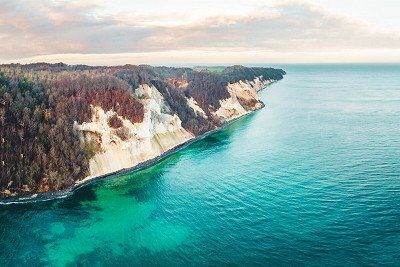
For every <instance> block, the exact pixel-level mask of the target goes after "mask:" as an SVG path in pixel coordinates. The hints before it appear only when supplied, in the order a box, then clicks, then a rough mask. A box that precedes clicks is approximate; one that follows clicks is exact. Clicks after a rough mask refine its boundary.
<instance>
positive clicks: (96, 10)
mask: <svg viewBox="0 0 400 267" xmlns="http://www.w3.org/2000/svg"><path fill="white" fill-rule="evenodd" d="M398 14H400V1H398V0H379V1H378V0H336V1H333V0H293V1H292V0H289V1H286V0H280V1H277V0H193V1H189V0H168V1H166V0H113V1H105V0H85V1H83V0H82V1H77V0H40V1H38V0H37V1H34V0H13V1H10V0H0V63H11V62H19V63H30V62H43V61H45V62H65V63H69V64H89V65H119V64H127V63H129V64H153V65H198V64H268V63H274V64H275V63H276V64H279V63H282V64H284V63H350V62H382V63H385V62H386V63H400V19H398Z"/></svg>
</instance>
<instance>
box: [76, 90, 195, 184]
mask: <svg viewBox="0 0 400 267" xmlns="http://www.w3.org/2000/svg"><path fill="white" fill-rule="evenodd" d="M136 94H137V96H138V98H139V99H140V101H141V102H142V103H143V105H144V118H143V122H141V123H132V122H131V121H129V120H127V119H125V118H123V117H121V116H118V115H117V114H116V113H115V112H114V111H112V110H109V111H104V110H103V109H102V108H100V107H92V112H93V116H92V120H91V121H90V122H85V123H83V124H81V125H78V124H76V125H75V128H76V129H77V130H78V131H80V132H81V134H82V141H83V142H96V143H98V144H99V149H98V151H97V152H96V153H95V155H94V157H92V158H91V159H90V177H88V178H93V177H96V176H100V175H104V174H107V173H112V172H115V171H118V170H121V169H125V168H130V167H133V166H135V165H137V164H139V163H141V162H144V161H147V160H149V159H153V158H155V157H157V156H159V155H161V154H163V153H165V152H166V151H168V150H170V149H172V148H174V147H175V146H178V145H180V144H182V143H184V142H187V141H188V140H190V139H192V138H194V135H193V134H191V133H189V132H188V131H186V130H185V129H184V128H183V127H182V126H181V120H180V119H179V117H178V116H177V115H176V114H171V110H170V108H169V106H168V105H167V104H166V102H165V100H164V98H163V97H162V95H161V94H160V93H159V92H158V90H157V89H156V88H155V87H150V86H148V85H142V86H140V87H139V88H138V89H137V90H136ZM113 116H118V118H119V119H120V120H121V121H122V127H120V128H118V129H115V128H113V127H111V126H110V125H109V119H110V118H111V117H113Z"/></svg>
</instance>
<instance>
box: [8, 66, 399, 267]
mask: <svg viewBox="0 0 400 267" xmlns="http://www.w3.org/2000/svg"><path fill="white" fill-rule="evenodd" d="M284 68H285V69H286V70H287V72H288V75H287V77H286V78H285V79H284V80H283V81H281V82H279V83H277V84H275V85H273V86H272V87H271V88H270V89H269V90H268V91H264V92H263V93H262V94H261V95H262V98H263V100H264V101H265V103H266V106H267V107H266V108H265V109H263V110H261V111H259V112H257V113H254V114H252V115H250V116H248V117H246V118H243V119H241V120H240V121H238V122H236V123H234V124H233V125H231V126H229V127H228V129H226V130H225V131H223V132H220V133H217V134H214V135H212V136H210V137H208V138H206V139H205V140H202V141H200V142H198V143H196V144H193V145H191V146H190V147H188V148H186V149H184V150H183V151H181V152H179V153H177V154H175V155H173V156H171V157H169V158H168V159H166V160H164V161H162V162H160V163H159V164H157V165H155V166H153V167H151V168H148V169H146V170H143V171H140V172H136V173H133V174H129V175H125V176H122V177H118V178H116V179H113V180H109V181H103V182H99V183H98V184H96V185H92V186H88V187H86V188H83V189H82V190H79V191H78V192H77V193H76V194H74V195H73V196H72V197H70V198H67V199H63V200H55V201H50V202H47V203H33V204H26V205H10V206H4V207H0V265H1V266H4V265H5V266H16V265H29V266H41V265H52V266H65V265H67V266H68V265H84V266H93V265H95V266H96V265H116V266H118V265H139V264H140V265H167V266H168V265H187V264H192V265H221V264H224V265H232V264H234V265H257V264H258V265H294V264H295V265H298V264H300V265H303V264H308V265H309V264H311V265H324V266H325V265H336V266H337V265H378V264H386V265H398V262H400V253H399V251H400V245H399V244H400V204H399V203H400V130H399V126H400V79H399V78H398V77H399V74H400V66H396V65H375V66H374V65H345V66H340V65H331V66H329V65H322V66H286V67H284Z"/></svg>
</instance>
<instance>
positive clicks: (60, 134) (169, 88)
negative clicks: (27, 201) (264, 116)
mask: <svg viewBox="0 0 400 267" xmlns="http://www.w3.org/2000/svg"><path fill="white" fill-rule="evenodd" d="M284 75H285V72H284V71H283V70H279V69H272V68H247V67H243V66H233V67H227V68H225V69H224V70H223V71H222V72H221V73H212V72H208V71H196V70H193V69H190V68H170V67H152V66H148V65H139V66H136V65H124V66H112V67H93V66H86V65H66V64H63V63H57V64H47V63H35V64H28V65H20V64H8V65H0V192H1V193H0V196H2V197H6V196H10V195H11V194H24V193H29V192H46V191H52V190H60V189H64V188H68V187H70V186H71V185H72V184H74V183H75V182H76V181H77V180H80V179H83V178H84V177H86V176H87V175H88V172H89V169H88V168H89V159H90V158H91V157H92V156H93V153H94V151H95V149H96V148H95V147H93V145H91V144H84V143H82V142H81V140H80V139H79V135H78V133H77V132H76V131H75V130H74V127H73V125H74V123H75V122H77V123H83V122H87V121H90V119H91V116H92V114H91V108H90V106H91V105H95V106H100V107H102V108H103V109H104V110H114V111H115V112H116V113H117V114H118V115H120V116H122V117H124V118H125V119H128V120H130V121H132V122H133V123H136V122H141V121H142V120H143V114H144V107H143V105H142V104H141V102H140V101H139V100H138V99H137V98H136V96H135V94H134V92H135V89H136V88H138V87H139V86H140V85H141V84H149V85H154V86H155V87H156V88H157V89H158V90H159V91H160V92H161V94H162V95H163V96H164V98H165V100H166V101H167V103H168V104H169V106H170V107H171V109H172V111H173V112H174V113H175V114H177V115H178V116H179V118H180V119H181V121H182V124H183V127H184V128H185V129H186V130H188V131H190V132H192V133H193V134H194V135H196V136H197V135H200V134H202V133H204V132H207V131H209V130H211V129H214V128H215V127H216V126H219V121H218V120H216V119H214V118H213V116H212V114H211V112H212V111H214V110H216V109H218V108H219V106H220V104H219V100H222V99H226V98H228V97H229V93H228V91H227V89H226V86H227V85H228V83H233V82H237V81H240V80H253V79H254V78H255V77H259V76H262V77H263V79H273V80H280V79H282V78H283V76H284ZM187 98H193V99H195V100H196V102H197V103H198V104H199V105H200V106H201V107H202V108H203V110H204V111H205V112H206V114H207V115H208V117H209V119H205V118H203V117H201V116H198V115H197V114H196V113H195V112H194V111H193V109H191V108H190V107H189V105H188V103H187ZM119 123H120V122H119V121H118V120H116V119H113V120H112V121H111V122H110V124H112V125H114V126H118V124H119Z"/></svg>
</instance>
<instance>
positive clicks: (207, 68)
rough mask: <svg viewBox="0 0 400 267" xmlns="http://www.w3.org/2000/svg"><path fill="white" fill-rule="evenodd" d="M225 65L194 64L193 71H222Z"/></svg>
mask: <svg viewBox="0 0 400 267" xmlns="http://www.w3.org/2000/svg"><path fill="white" fill-rule="evenodd" d="M225 68H226V67H224V66H196V67H194V68H193V70H194V71H206V72H211V73H222V72H223V71H224V69H225Z"/></svg>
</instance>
